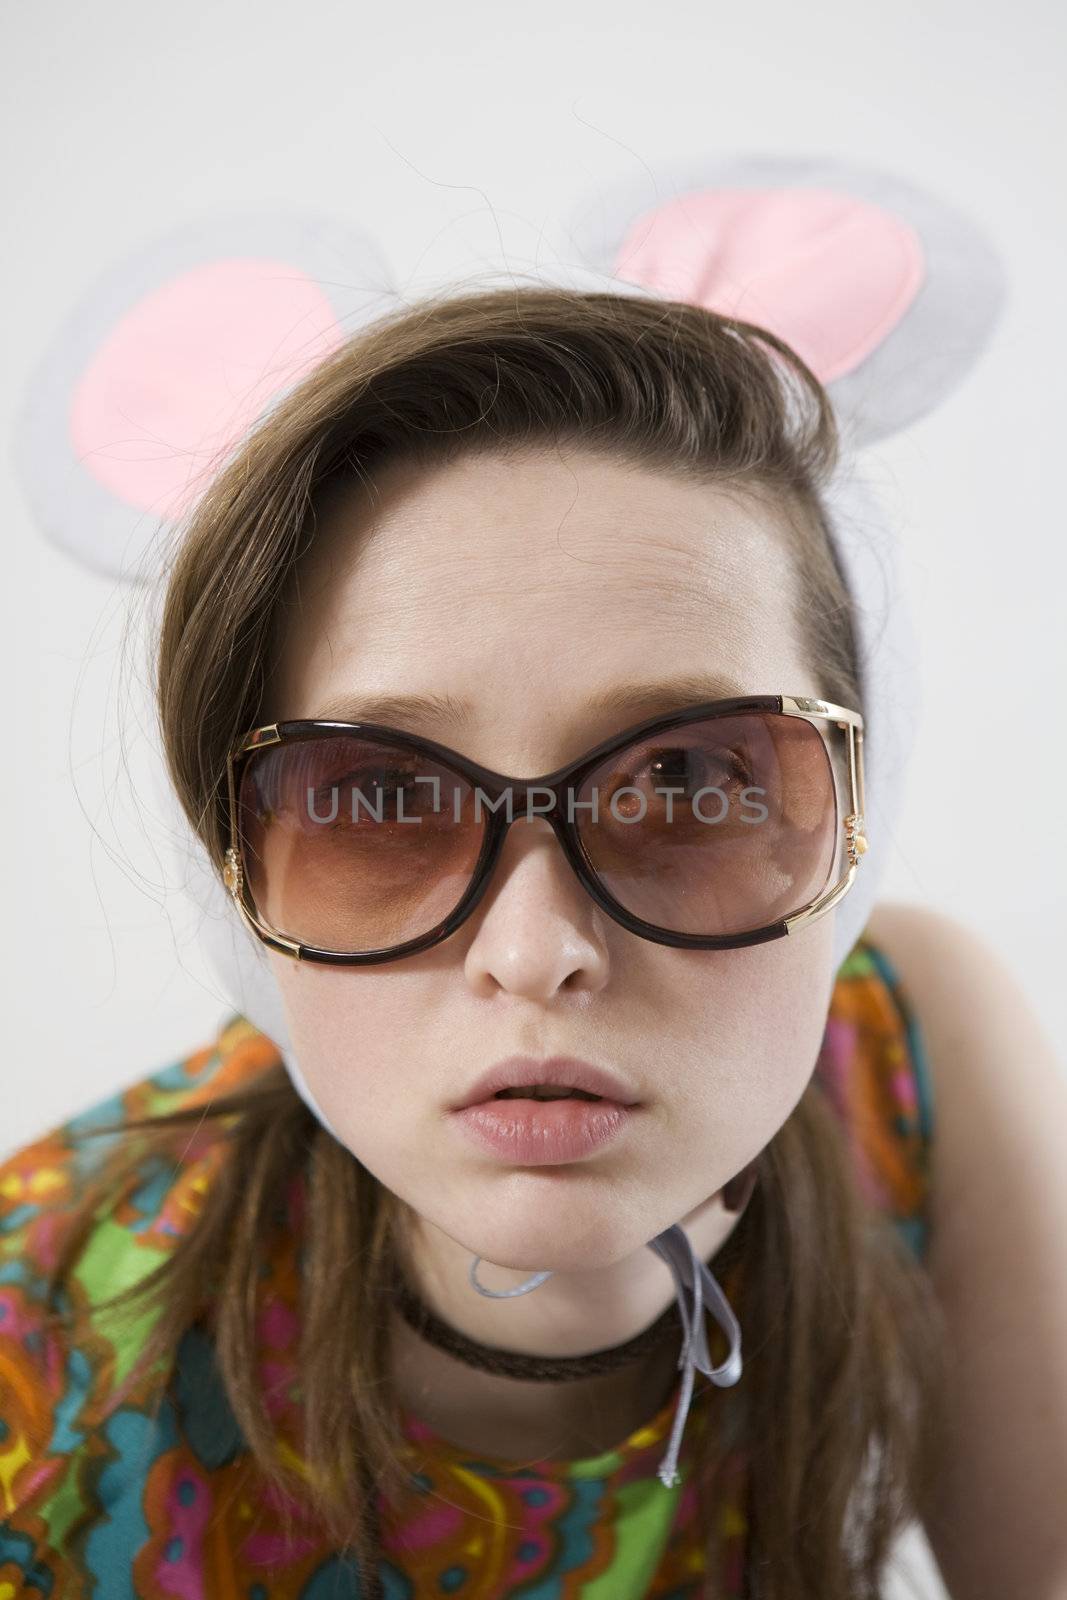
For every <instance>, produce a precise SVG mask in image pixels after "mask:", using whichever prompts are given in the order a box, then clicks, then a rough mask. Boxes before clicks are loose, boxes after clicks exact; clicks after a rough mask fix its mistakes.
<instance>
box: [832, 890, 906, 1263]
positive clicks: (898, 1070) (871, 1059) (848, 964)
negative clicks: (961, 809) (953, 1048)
mask: <svg viewBox="0 0 1067 1600" xmlns="http://www.w3.org/2000/svg"><path fill="white" fill-rule="evenodd" d="M881 927H882V919H881V918H880V917H875V916H872V917H871V918H870V919H869V920H868V923H867V926H866V928H865V929H864V931H863V934H862V935H861V937H860V938H859V939H858V940H857V942H856V943H855V945H854V946H853V948H852V950H851V951H850V952H849V954H848V956H847V957H846V959H845V960H844V961H843V962H842V964H841V966H840V967H839V968H838V971H837V974H836V977H835V980H834V987H833V991H832V994H831V999H830V1006H829V1011H828V1015H827V1022H826V1030H825V1033H824V1036H823V1041H822V1047H821V1050H820V1053H819V1058H818V1062H817V1066H816V1074H815V1075H816V1080H817V1081H818V1083H819V1084H820V1085H821V1087H822V1088H823V1089H824V1091H825V1092H826V1093H827V1095H828V1097H829V1099H830V1102H831V1104H832V1105H833V1107H834V1109H835V1110H836V1111H837V1112H838V1114H839V1115H840V1117H841V1120H842V1124H843V1126H844V1129H845V1132H846V1137H847V1138H848V1141H849V1147H850V1150H851V1153H852V1156H853V1160H854V1165H855V1170H856V1173H857V1177H858V1180H859V1182H860V1186H861V1188H862V1189H863V1192H864V1193H865V1195H866V1197H867V1198H868V1200H869V1201H870V1202H871V1203H872V1204H873V1205H874V1206H875V1207H876V1208H877V1209H878V1210H880V1211H883V1212H884V1213H886V1214H887V1215H888V1216H889V1217H890V1218H891V1219H892V1220H893V1222H895V1224H896V1225H897V1228H898V1230H899V1232H900V1234H901V1235H902V1237H903V1238H904V1240H905V1242H906V1243H907V1244H908V1245H909V1246H910V1248H911V1249H912V1251H913V1252H914V1254H915V1255H916V1256H918V1257H919V1258H920V1259H923V1258H924V1257H925V1255H926V1252H927V1249H928V1244H929V1230H930V1191H931V1163H932V1151H933V1139H934V1122H935V1102H934V1084H933V1078H932V1074H931V1071H930V1064H929V1060H928V1055H927V1046H926V1038H925V1034H924V1030H923V1028H922V1025H921V1022H920V1018H919V1016H918V1014H917V1012H916V1008H915V1006H914V1004H913V1001H912V996H911V992H910V988H909V985H908V983H907V980H906V976H905V975H904V974H903V973H902V972H901V970H900V967H899V964H898V962H897V961H896V960H895V959H894V952H893V950H891V949H890V947H889V941H887V940H884V939H883V938H882V934H881Z"/></svg>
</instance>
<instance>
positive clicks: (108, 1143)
mask: <svg viewBox="0 0 1067 1600" xmlns="http://www.w3.org/2000/svg"><path fill="white" fill-rule="evenodd" d="M277 1061H278V1057H277V1052H276V1051H275V1049H274V1046H273V1045H272V1044H271V1042H270V1041H269V1040H268V1039H267V1038H266V1037H265V1036H264V1035H263V1034H261V1033H259V1032H258V1031H257V1030H256V1029H255V1028H254V1027H253V1026H252V1025H251V1023H249V1022H248V1021H247V1020H246V1019H244V1018H242V1017H239V1016H230V1017H229V1018H228V1019H227V1020H226V1021H225V1022H224V1023H223V1025H222V1026H221V1028H220V1029H219V1030H218V1032H217V1034H216V1036H215V1038H213V1039H212V1040H211V1041H210V1042H209V1043H207V1044H205V1045H203V1046H201V1047H199V1048H197V1049H195V1050H192V1051H190V1052H188V1053H185V1054H183V1055H180V1056H179V1057H178V1058H177V1059H175V1060H173V1061H171V1062H169V1063H167V1064H166V1065H165V1066H163V1067H162V1068H159V1069H157V1070H156V1071H154V1072H152V1073H150V1074H148V1075H146V1076H144V1077H142V1078H140V1079H138V1080H137V1081H136V1082H134V1083H132V1084H130V1085H128V1086H127V1087H125V1088H123V1089H121V1090H119V1091H118V1092H117V1093H115V1094H113V1095H111V1096H110V1097H108V1098H107V1099H105V1100H101V1101H99V1102H97V1103H96V1104H94V1105H92V1106H90V1107H89V1108H87V1109H85V1110H83V1111H80V1112H78V1113H77V1114H76V1115H74V1116H72V1117H70V1118H69V1119H68V1120H66V1121H64V1122H62V1123H61V1124H59V1125H58V1126H56V1127H54V1128H52V1129H50V1130H49V1131H48V1132H46V1133H44V1134H42V1135H41V1136H40V1137H38V1138H36V1139H34V1140H32V1141H31V1142H29V1143H27V1144H25V1145H23V1146H22V1147H21V1148H19V1149H17V1150H15V1151H14V1152H12V1153H11V1154H9V1155H8V1156H7V1157H6V1158H5V1159H4V1160H3V1161H2V1162H0V1440H2V1444H0V1487H2V1488H3V1511H2V1512H0V1580H2V1579H3V1576H4V1575H5V1574H6V1573H9V1572H10V1571H11V1570H12V1569H13V1570H15V1571H17V1572H18V1573H19V1574H20V1575H23V1576H30V1577H34V1578H40V1579H41V1583H42V1592H43V1588H44V1587H51V1586H52V1584H53V1583H54V1585H55V1588H56V1592H57V1593H58V1592H59V1588H60V1587H62V1588H63V1592H64V1593H66V1592H67V1588H66V1587H65V1585H66V1583H68V1582H69V1583H70V1584H71V1585H72V1587H71V1590H70V1592H71V1593H74V1592H75V1590H76V1592H78V1593H82V1592H83V1585H84V1586H85V1592H88V1587H89V1585H90V1583H91V1582H92V1581H94V1580H95V1579H98V1577H99V1573H100V1571H101V1570H103V1571H105V1572H108V1573H110V1572H112V1571H116V1572H117V1571H120V1570H128V1560H127V1557H128V1556H131V1555H132V1551H133V1549H134V1548H135V1547H136V1546H137V1544H138V1529H142V1531H143V1515H144V1506H145V1505H146V1504H147V1503H148V1502H146V1501H144V1499H143V1487H144V1482H145V1481H146V1480H147V1475H149V1474H150V1473H152V1474H156V1481H157V1491H156V1492H163V1491H162V1489H160V1488H159V1487H158V1485H159V1483H161V1482H162V1480H160V1479H159V1478H158V1474H159V1472H160V1471H162V1470H163V1469H162V1468H161V1467H160V1465H159V1461H158V1459H157V1458H158V1457H159V1456H160V1455H161V1454H163V1453H166V1452H167V1451H170V1455H169V1456H168V1462H169V1463H171V1464H173V1462H176V1461H178V1459H179V1456H180V1452H177V1451H175V1450H174V1449H172V1448H171V1447H172V1446H173V1445H174V1443H175V1440H176V1439H177V1432H176V1428H177V1423H176V1421H175V1415H176V1413H175V1412H174V1410H173V1407H172V1406H171V1405H170V1403H169V1402H168V1400H167V1398H166V1392H167V1383H168V1380H169V1377H170V1375H171V1372H172V1370H173V1363H171V1362H168V1361H166V1360H162V1359H146V1358H149V1357H151V1354H152V1352H151V1349H150V1340H151V1335H152V1333H153V1330H154V1328H155V1327H156V1324H157V1318H158V1315H159V1314H160V1307H159V1306H158V1305H157V1304H155V1303H154V1302H149V1303H140V1302H139V1303H138V1304H137V1306H136V1308H135V1309H134V1310H133V1311H132V1312H131V1311H130V1310H129V1308H123V1307H121V1306H118V1307H116V1306H114V1305H109V1304H108V1302H109V1301H110V1300H112V1298H113V1297H114V1296H116V1295H117V1294H120V1293H121V1292H123V1291H126V1290H128V1289H131V1288H135V1287H137V1286H138V1285H141V1284H144V1283H145V1280H147V1279H149V1278H151V1276H152V1274H153V1273H154V1272H155V1271H156V1269H157V1268H159V1267H160V1266H161V1265H163V1264H164V1263H165V1262H166V1261H167V1259H168V1258H169V1257H170V1256H171V1254H172V1252H173V1250H174V1246H175V1243H176V1241H177V1240H179V1239H180V1238H181V1236H182V1235H183V1234H185V1233H186V1232H187V1231H188V1229H189V1226H190V1224H191V1222H192V1221H193V1220H194V1218H195V1217H196V1215H197V1213H198V1211H199V1209H200V1206H201V1204H202V1200H203V1196H204V1194H205V1193H206V1191H207V1189H208V1188H209V1186H210V1183H211V1176H212V1172H213V1170H214V1167H215V1164H216V1163H217V1162H218V1161H219V1160H221V1159H222V1156H223V1154H224V1144H225V1141H224V1138H223V1136H222V1135H223V1132H224V1129H223V1127H222V1126H221V1124H222V1123H223V1122H224V1121H225V1119H224V1118H217V1117H215V1118H212V1117H203V1116H201V1115H198V1110H199V1109H200V1108H205V1107H207V1106H208V1105H209V1103H210V1102H211V1101H212V1100H215V1099H217V1098H218V1097H220V1096H222V1095H228V1094H230V1093H232V1092H233V1091H235V1090H239V1089H241V1088H243V1087H246V1086H247V1085H248V1084H249V1083H250V1082H251V1080H252V1079H253V1078H255V1077H256V1075H257V1074H259V1073H260V1072H262V1071H263V1070H264V1069H265V1068H268V1067H269V1066H271V1065H274V1064H275V1063H276V1062H277ZM173 1112H187V1113H189V1115H188V1117H187V1118H186V1119H185V1120H183V1121H180V1122H175V1123H174V1124H172V1125H170V1131H165V1132H164V1135H163V1136H162V1137H160V1136H157V1135H156V1134H154V1133H153V1134H151V1135H150V1136H148V1137H145V1138H144V1140H143V1143H142V1142H141V1139H140V1137H139V1134H140V1132H143V1131H144V1130H139V1127H138V1125H139V1123H140V1122H141V1120H142V1119H144V1118H149V1117H158V1116H160V1115H162V1114H166V1113H173ZM105 1129H107V1130H109V1131H104V1130H105ZM172 1134H173V1136H171V1135H172ZM201 1347H202V1340H200V1339H199V1337H198V1335H197V1332H196V1330H195V1329H193V1330H191V1331H190V1332H189V1333H188V1334H187V1335H186V1337H185V1339H184V1340H183V1344H182V1347H181V1350H180V1351H179V1355H180V1356H181V1358H182V1363H183V1364H182V1365H180V1366H179V1368H178V1375H179V1377H181V1376H182V1375H183V1374H184V1377H185V1386H186V1388H188V1387H189V1383H190V1381H191V1379H190V1374H194V1375H195V1383H194V1384H193V1387H194V1389H195V1390H196V1392H197V1394H199V1393H200V1391H201V1390H203V1391H204V1394H205V1396H206V1398H205V1400H204V1404H203V1405H202V1406H201V1407H200V1410H199V1411H198V1412H196V1413H195V1415H194V1418H193V1423H191V1424H190V1426H191V1427H193V1431H194V1433H195V1432H196V1429H197V1428H199V1433H197V1437H198V1438H199V1437H200V1436H201V1435H203V1437H207V1438H209V1441H210V1446H211V1450H212V1451H214V1452H215V1454H216V1455H217V1454H218V1452H219V1450H220V1449H221V1448H222V1446H223V1445H225V1448H226V1452H228V1453H227V1454H226V1459H229V1456H230V1455H231V1454H232V1453H233V1448H234V1447H233V1444H232V1441H231V1440H230V1434H231V1433H232V1432H233V1429H232V1427H228V1425H227V1417H226V1414H225V1405H224V1403H223V1399H222V1397H221V1394H220V1393H219V1391H218V1389H217V1385H215V1386H214V1387H212V1386H211V1385H210V1384H208V1383H207V1381H206V1379H204V1377H203V1373H204V1372H207V1371H208V1363H207V1360H206V1357H205V1356H204V1353H203V1350H202V1348H201ZM159 1407H162V1409H161V1410H157V1408H159ZM205 1409H206V1410H208V1411H209V1412H210V1415H204V1413H205ZM194 1410H195V1408H194ZM156 1415H159V1416H161V1417H162V1418H163V1421H162V1422H161V1424H160V1427H159V1428H158V1429H156V1430H155V1431H152V1430H151V1429H150V1427H149V1420H150V1418H151V1417H153V1416H156ZM194 1425H195V1426H194ZM220 1441H221V1442H220ZM181 1459H182V1460H184V1457H182V1458H181ZM166 1470H167V1471H170V1466H168V1467H167V1469H166ZM168 1481H169V1480H168ZM190 1481H191V1480H190ZM167 1492H170V1491H169V1490H168V1491H167ZM72 1519H73V1522H74V1523H75V1524H77V1525H80V1526H82V1527H83V1529H85V1528H87V1527H88V1526H89V1524H90V1523H91V1524H92V1528H91V1531H90V1533H89V1543H88V1545H83V1543H82V1542H80V1541H78V1542H75V1541H73V1540H68V1537H67V1530H69V1528H70V1527H71V1526H72ZM90 1546H92V1547H93V1549H94V1550H95V1554H93V1553H92V1551H91V1550H90V1548H89V1547H90ZM127 1547H129V1548H127ZM98 1561H99V1562H102V1563H103V1566H102V1568H99V1567H98V1565H97V1562H98ZM3 1592H6V1591H5V1590H4V1585H3V1582H2V1581H0V1593H3ZM12 1592H14V1591H12ZM19 1592H20V1593H21V1592H22V1591H21V1589H19ZM94 1592H95V1591H94ZM130 1592H131V1593H132V1592H133V1591H132V1590H131V1591H130ZM138 1592H141V1591H140V1590H139V1591H138ZM153 1592H154V1591H153Z"/></svg>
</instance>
